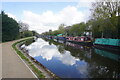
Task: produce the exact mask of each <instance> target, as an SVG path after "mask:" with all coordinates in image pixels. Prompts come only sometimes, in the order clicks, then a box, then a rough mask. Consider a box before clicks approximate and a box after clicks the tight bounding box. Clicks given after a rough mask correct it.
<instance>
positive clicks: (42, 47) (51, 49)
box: [25, 39, 79, 65]
mask: <svg viewBox="0 0 120 80" xmlns="http://www.w3.org/2000/svg"><path fill="white" fill-rule="evenodd" d="M25 48H26V49H27V50H28V51H29V55H30V56H32V57H37V56H42V58H43V59H46V60H47V61H48V60H52V59H53V58H57V59H58V60H60V61H61V62H62V63H63V64H66V65H74V64H76V61H78V60H79V59H77V58H75V57H73V56H72V55H71V54H70V52H69V51H66V50H65V53H64V54H61V53H60V52H59V51H58V48H57V47H56V46H55V45H49V43H47V42H45V41H44V40H42V39H37V41H36V42H34V43H32V44H31V45H29V46H26V47H25Z"/></svg>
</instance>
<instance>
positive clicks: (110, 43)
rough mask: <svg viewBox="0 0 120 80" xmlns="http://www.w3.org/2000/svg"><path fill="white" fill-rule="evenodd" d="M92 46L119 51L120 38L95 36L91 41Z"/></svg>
mask: <svg viewBox="0 0 120 80" xmlns="http://www.w3.org/2000/svg"><path fill="white" fill-rule="evenodd" d="M93 45H94V47H97V48H102V49H106V50H112V51H117V52H118V51H120V39H110V38H108V39H106V38H97V39H95V42H94V43H93Z"/></svg>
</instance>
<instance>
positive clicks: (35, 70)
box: [12, 37, 45, 78]
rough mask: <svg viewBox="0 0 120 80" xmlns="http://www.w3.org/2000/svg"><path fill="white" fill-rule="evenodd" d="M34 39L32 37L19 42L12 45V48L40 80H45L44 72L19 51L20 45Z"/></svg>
mask: <svg viewBox="0 0 120 80" xmlns="http://www.w3.org/2000/svg"><path fill="white" fill-rule="evenodd" d="M32 38H33V37H30V38H27V39H24V40H21V41H17V42H15V43H14V44H12V47H13V49H14V50H15V51H16V53H17V54H18V55H19V56H20V57H21V58H22V59H23V60H24V61H25V63H27V65H29V67H30V69H32V71H33V72H34V73H35V74H36V76H37V77H38V78H45V76H44V75H43V74H42V72H41V71H40V70H39V69H38V68H36V66H35V65H34V64H33V63H32V62H31V60H29V59H28V58H27V57H26V56H25V55H24V54H23V53H22V52H21V51H20V50H18V49H17V45H18V44H20V43H21V42H24V41H27V40H29V39H32Z"/></svg>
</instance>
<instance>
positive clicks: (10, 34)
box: [0, 11, 19, 42]
mask: <svg viewBox="0 0 120 80" xmlns="http://www.w3.org/2000/svg"><path fill="white" fill-rule="evenodd" d="M0 17H2V42H5V41H11V40H15V39H17V38H18V36H19V26H18V23H17V22H16V21H15V20H14V19H13V18H10V17H8V15H7V14H5V13H4V11H1V14H0Z"/></svg>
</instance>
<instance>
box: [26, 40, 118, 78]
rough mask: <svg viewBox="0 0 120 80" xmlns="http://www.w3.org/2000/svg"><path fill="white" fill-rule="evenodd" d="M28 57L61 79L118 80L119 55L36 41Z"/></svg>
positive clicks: (30, 46) (76, 46)
mask: <svg viewBox="0 0 120 80" xmlns="http://www.w3.org/2000/svg"><path fill="white" fill-rule="evenodd" d="M25 49H27V50H28V54H29V55H30V56H32V57H33V58H34V59H36V60H37V61H38V62H40V63H41V64H43V65H44V66H45V67H46V68H48V69H49V70H50V71H51V72H53V73H54V74H56V75H57V76H59V77H61V78H118V77H120V55H118V54H116V53H115V54H114V53H112V52H108V51H104V50H100V49H97V48H94V47H88V46H81V45H77V44H73V43H70V42H66V43H59V42H56V41H53V40H46V39H41V38H38V39H37V40H36V41H35V42H32V43H31V44H28V45H26V47H25Z"/></svg>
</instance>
